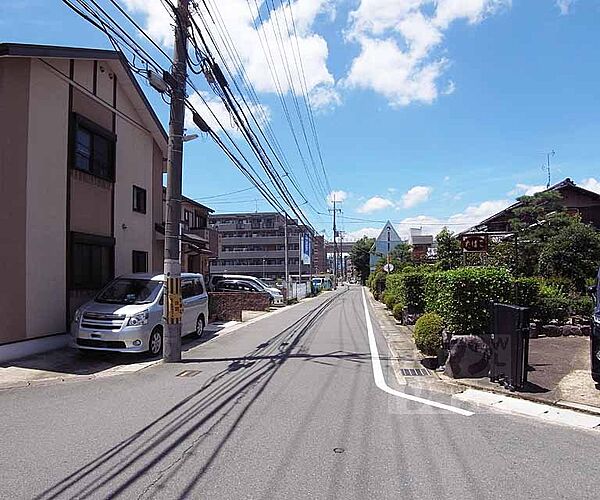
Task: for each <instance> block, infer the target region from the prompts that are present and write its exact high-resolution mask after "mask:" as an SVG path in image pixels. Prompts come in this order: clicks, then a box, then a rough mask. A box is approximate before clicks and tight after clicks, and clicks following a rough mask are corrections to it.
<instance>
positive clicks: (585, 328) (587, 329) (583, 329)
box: [581, 325, 592, 337]
mask: <svg viewBox="0 0 600 500" xmlns="http://www.w3.org/2000/svg"><path fill="white" fill-rule="evenodd" d="M591 333H592V327H591V326H590V325H581V335H583V336H584V337H589V336H590V334H591Z"/></svg>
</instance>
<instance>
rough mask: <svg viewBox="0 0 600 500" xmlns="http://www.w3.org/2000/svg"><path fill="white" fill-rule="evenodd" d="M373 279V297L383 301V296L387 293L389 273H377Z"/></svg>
mask: <svg viewBox="0 0 600 500" xmlns="http://www.w3.org/2000/svg"><path fill="white" fill-rule="evenodd" d="M372 276H373V278H372V279H371V287H370V288H371V291H372V292H373V296H374V297H375V298H376V299H377V300H381V296H382V295H383V292H384V291H385V279H386V278H387V273H385V272H384V271H377V272H375V273H374V274H373V275H372Z"/></svg>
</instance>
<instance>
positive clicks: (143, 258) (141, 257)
mask: <svg viewBox="0 0 600 500" xmlns="http://www.w3.org/2000/svg"><path fill="white" fill-rule="evenodd" d="M131 270H132V272H134V273H147V272H148V252H142V251H140V250H134V251H133V252H131Z"/></svg>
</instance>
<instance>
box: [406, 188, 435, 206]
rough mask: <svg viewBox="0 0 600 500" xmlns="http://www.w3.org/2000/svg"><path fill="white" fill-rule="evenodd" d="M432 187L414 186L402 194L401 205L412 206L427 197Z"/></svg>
mask: <svg viewBox="0 0 600 500" xmlns="http://www.w3.org/2000/svg"><path fill="white" fill-rule="evenodd" d="M432 191H433V188H431V187H430V186H414V187H412V188H410V189H409V190H408V191H407V192H406V193H404V195H402V207H404V208H412V207H414V206H415V205H418V204H419V203H423V202H425V201H427V200H428V199H429V196H430V195H431V192H432Z"/></svg>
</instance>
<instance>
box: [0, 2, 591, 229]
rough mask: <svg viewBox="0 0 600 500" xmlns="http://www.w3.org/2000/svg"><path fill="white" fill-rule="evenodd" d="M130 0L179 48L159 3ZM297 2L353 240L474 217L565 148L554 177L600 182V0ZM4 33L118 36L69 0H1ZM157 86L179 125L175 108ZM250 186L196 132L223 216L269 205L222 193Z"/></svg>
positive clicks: (285, 134) (536, 177) (207, 190)
mask: <svg viewBox="0 0 600 500" xmlns="http://www.w3.org/2000/svg"><path fill="white" fill-rule="evenodd" d="M240 2H241V3H240ZM100 3H101V4H108V1H104V2H100ZM120 3H121V4H122V5H124V6H126V7H127V8H128V9H129V10H130V12H131V13H132V14H133V15H134V17H135V18H136V19H137V20H138V21H139V22H140V23H141V24H142V25H144V26H145V27H147V28H148V31H149V32H150V33H151V34H152V36H153V37H154V38H155V39H156V40H157V41H160V42H161V43H164V44H165V45H168V43H169V35H170V28H169V22H168V18H167V17H166V16H165V14H164V11H162V10H161V9H162V4H161V3H160V2H159V1H158V0H122V1H121V2H120ZM226 3H227V6H225V3H224V2H218V4H219V8H220V9H221V14H222V15H223V18H224V19H225V20H226V22H227V25H228V27H229V29H230V33H231V36H232V38H233V39H234V40H236V42H237V43H238V44H239V47H240V54H241V58H242V59H243V60H244V63H245V64H244V66H245V67H246V68H247V71H248V76H249V78H250V79H251V80H252V82H253V84H254V86H255V88H256V89H257V91H258V95H259V99H260V102H261V104H262V105H263V106H264V109H265V110H266V115H268V120H269V123H270V126H271V128H272V129H273V130H274V131H275V135H276V136H277V138H278V140H279V141H280V142H281V145H282V147H283V149H284V151H285V152H286V156H287V157H288V159H289V160H290V164H291V166H292V171H293V172H294V174H295V175H296V177H297V179H298V182H299V184H300V185H301V187H302V190H303V192H304V193H305V195H306V196H307V198H309V199H310V200H311V204H312V205H313V206H314V207H315V208H316V209H317V211H318V212H319V214H317V213H315V212H314V211H313V210H311V209H308V208H307V205H304V206H303V208H304V209H306V213H307V215H308V216H309V218H310V219H311V221H312V222H313V224H314V226H315V227H316V228H317V229H318V230H321V229H327V228H329V226H330V225H331V222H330V219H329V217H328V216H327V215H325V213H326V209H327V201H326V200H325V199H324V198H325V193H321V192H320V191H319V190H318V189H314V188H313V187H312V186H311V184H310V182H309V179H308V178H307V174H306V173H305V171H304V169H303V167H302V166H301V162H300V159H299V157H298V155H297V154H296V151H295V145H294V142H293V140H292V136H291V135H290V133H289V129H288V127H287V122H286V121H285V119H284V116H283V112H282V108H281V106H280V104H279V101H278V99H277V97H276V95H275V94H274V92H273V90H274V89H273V81H272V77H271V75H270V74H269V73H268V72H267V71H265V66H264V59H263V58H262V57H261V55H260V45H259V42H260V38H259V34H257V33H256V32H255V31H253V27H252V26H251V25H250V24H249V23H250V21H251V18H250V17H248V10H247V6H246V2H245V0H229V1H228V2H226ZM237 3H240V5H237ZM275 3H276V4H277V5H278V2H275ZM285 3H286V2H284V4H285ZM240 7H244V8H245V11H244V12H245V13H246V14H244V15H242V14H240V12H241V11H242V10H241V8H240ZM292 8H293V9H294V12H295V16H296V22H297V24H298V30H299V37H300V38H299V50H300V51H301V53H302V54H303V57H302V58H303V63H304V67H305V69H306V79H307V90H308V97H309V99H310V102H311V103H313V108H314V114H315V122H316V128H317V130H318V137H319V142H320V146H321V150H322V153H323V159H324V165H325V168H326V171H327V175H328V179H329V183H330V186H331V188H332V189H333V190H335V191H338V192H339V193H338V195H337V196H338V199H340V198H341V199H343V203H342V207H343V210H344V217H343V218H342V219H341V225H342V226H343V229H345V230H346V231H347V232H348V233H350V235H351V236H353V237H358V236H360V235H361V234H369V235H373V234H375V233H376V232H377V231H378V230H379V229H380V228H381V227H382V226H383V223H382V222H379V221H385V220H386V219H390V220H392V221H393V222H394V223H395V225H396V226H397V227H398V229H399V232H400V233H401V234H406V233H407V231H408V228H409V227H411V226H415V227H419V226H423V228H424V229H425V230H426V231H431V232H436V231H438V230H439V229H440V228H441V227H442V225H443V224H445V223H446V224H449V227H451V228H452V229H461V228H462V227H464V226H468V225H469V224H470V223H474V222H477V221H478V220H481V219H482V218H483V217H486V216H487V215H490V214H491V213H493V212H495V211H497V210H499V209H501V208H503V207H504V206H506V205H507V204H508V203H510V201H511V200H513V199H514V197H515V196H517V195H519V194H523V193H525V192H527V193H530V192H533V191H535V189H539V187H540V186H544V185H545V183H546V173H545V172H544V171H543V170H542V168H541V166H542V164H543V163H545V161H546V153H547V152H549V151H551V150H554V151H555V152H556V154H555V155H554V156H553V157H552V158H551V162H552V179H553V182H557V181H559V180H562V179H563V178H565V177H571V178H572V179H573V180H575V181H576V182H577V183H578V184H581V185H583V186H585V187H588V188H591V189H594V190H596V191H599V192H600V160H599V157H600V148H599V141H598V137H600V120H599V117H600V64H599V63H598V47H599V46H600V43H599V42H600V30H598V26H600V2H599V1H597V0H573V1H568V0H558V1H557V0H512V2H511V1H510V0H354V1H345V0H341V1H333V0H297V1H296V2H292ZM262 13H263V15H264V17H265V18H266V17H268V15H269V13H268V12H267V10H266V9H265V7H264V6H263V10H262ZM0 40H1V41H18V42H26V43H45V44H57V45H74V46H86V47H106V48H110V45H109V43H108V41H107V40H106V39H105V37H104V35H103V34H102V33H99V32H97V31H96V30H95V29H94V28H92V27H91V26H89V25H87V24H86V23H85V22H84V21H83V20H81V19H80V18H79V17H77V16H76V15H75V14H74V13H72V12H71V11H70V10H69V9H68V8H67V7H66V6H64V4H63V3H62V2H60V1H59V0H16V1H7V0H2V1H0ZM140 42H142V39H141V38H140ZM167 50H169V51H170V50H171V49H170V48H168V49H167ZM276 71H278V70H276ZM279 71H280V69H279ZM198 81H199V83H203V82H201V81H200V80H198ZM144 88H145V89H147V90H148V91H147V93H148V96H149V98H150V100H151V102H152V103H153V105H154V106H155V108H156V110H157V112H158V114H159V116H161V118H162V119H163V122H164V123H165V125H166V117H167V114H166V111H167V108H166V105H165V104H164V103H163V102H162V100H161V99H160V98H158V96H157V95H156V94H155V93H154V91H152V89H150V88H149V87H148V86H147V85H144ZM202 89H203V91H205V92H207V94H205V95H206V96H207V97H209V99H210V100H211V102H213V103H216V96H214V94H213V95H212V96H210V94H209V93H208V92H209V89H208V87H207V86H206V85H204V87H202ZM286 96H287V98H288V102H291V100H289V98H290V93H289V92H288V93H287V94H286ZM213 109H214V110H216V111H217V113H219V112H220V113H222V116H223V110H222V109H221V110H220V109H219V107H218V105H217V104H214V108H213ZM248 186H249V184H248V181H246V179H245V178H244V177H243V176H242V175H241V174H240V173H239V172H238V171H237V170H236V169H235V168H234V167H233V166H232V165H231V163H230V162H229V160H227V159H226V158H225V157H224V155H223V154H222V153H221V152H220V150H218V149H217V148H216V147H215V146H214V144H212V142H211V140H210V139H208V138H206V137H202V138H201V139H199V140H196V141H193V142H190V143H187V144H186V151H185V167H184V192H185V194H186V195H188V196H190V197H192V198H194V199H199V200H205V202H206V204H208V205H210V206H212V207H213V208H215V209H216V210H217V211H218V212H229V211H254V210H255V209H256V208H258V209H259V210H267V209H269V207H268V205H267V204H266V203H265V202H264V201H262V200H261V199H260V196H259V195H258V194H257V193H256V192H255V191H252V190H250V191H245V192H242V193H238V194H234V195H230V196H226V197H217V198H214V196H216V195H219V194H222V193H227V192H231V191H235V190H239V189H244V188H246V187H248ZM356 219H360V220H356Z"/></svg>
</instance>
